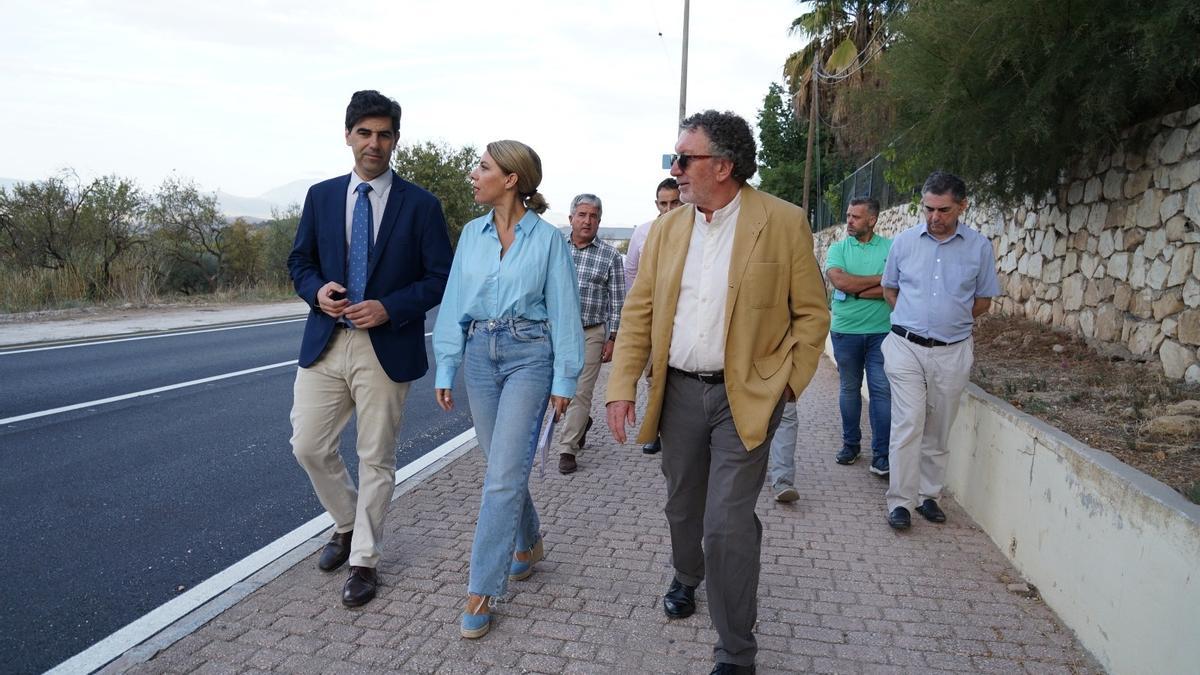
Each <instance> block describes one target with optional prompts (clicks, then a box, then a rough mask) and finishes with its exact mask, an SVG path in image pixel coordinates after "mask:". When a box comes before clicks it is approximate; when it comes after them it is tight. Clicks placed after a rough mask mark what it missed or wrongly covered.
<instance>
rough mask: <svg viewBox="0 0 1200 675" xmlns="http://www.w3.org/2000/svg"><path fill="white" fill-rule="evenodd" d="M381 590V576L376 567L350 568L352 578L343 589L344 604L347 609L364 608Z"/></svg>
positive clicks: (352, 566) (353, 566)
mask: <svg viewBox="0 0 1200 675" xmlns="http://www.w3.org/2000/svg"><path fill="white" fill-rule="evenodd" d="M378 588H379V575H378V574H376V573H375V568H374V567H357V566H355V565H351V566H350V578H349V579H347V580H346V585H345V586H344V587H343V588H342V604H343V605H345V606H347V607H362V606H363V605H365V604H367V603H368V602H370V601H371V599H372V598H374V597H375V591H376V589H378Z"/></svg>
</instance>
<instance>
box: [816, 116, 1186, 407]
mask: <svg viewBox="0 0 1200 675" xmlns="http://www.w3.org/2000/svg"><path fill="white" fill-rule="evenodd" d="M969 187H970V186H968V188H969ZM965 220H966V221H967V222H968V223H969V224H970V226H971V227H974V228H975V229H977V230H979V231H980V232H981V233H983V234H984V235H985V236H987V237H988V238H989V239H991V241H992V248H993V249H994V250H995V253H996V261H997V270H998V271H999V273H1000V287H1001V289H1002V292H1003V295H1002V296H1001V297H1000V298H997V299H996V301H995V303H994V305H993V309H992V311H994V312H1000V313H1003V314H1007V315H1015V316H1023V317H1028V318H1030V319H1034V320H1036V321H1038V322H1040V323H1043V324H1046V325H1047V326H1052V327H1054V328H1057V329H1062V330H1067V331H1070V332H1073V333H1078V334H1080V335H1082V336H1083V337H1084V338H1086V339H1087V340H1088V342H1089V343H1090V344H1092V345H1093V346H1095V347H1097V348H1099V349H1100V350H1101V351H1102V352H1105V353H1110V354H1113V355H1119V356H1122V357H1125V358H1132V359H1137V360H1143V361H1151V362H1157V363H1160V364H1161V366H1162V369H1163V372H1164V373H1165V374H1166V375H1167V376H1168V377H1171V378H1176V379H1178V378H1185V379H1186V380H1187V381H1188V382H1192V383H1195V382H1200V358H1198V356H1197V347H1198V346H1200V255H1197V249H1198V248H1200V105H1197V106H1193V107H1191V108H1188V109H1187V110H1182V111H1179V112H1175V113H1171V114H1169V115H1165V116H1163V117H1161V118H1158V119H1155V120H1152V121H1150V122H1147V123H1144V124H1141V125H1139V126H1137V127H1135V128H1133V129H1130V130H1128V131H1127V132H1126V133H1125V134H1124V135H1123V138H1122V139H1121V145H1120V147H1118V148H1117V149H1116V150H1115V151H1114V152H1112V153H1110V154H1107V155H1104V156H1101V157H1099V158H1088V159H1084V160H1081V161H1079V162H1077V163H1076V165H1075V166H1074V167H1072V168H1071V169H1070V173H1069V177H1068V181H1067V182H1066V183H1065V184H1064V185H1063V189H1062V190H1061V192H1060V194H1056V195H1048V196H1047V197H1046V198H1043V199H1040V200H1035V199H1033V198H1027V199H1026V200H1025V203H1024V204H1021V205H1020V206H1017V207H1015V208H1003V209H1002V208H995V207H988V206H980V205H977V204H974V203H972V204H970V207H969V208H968V210H967V214H966V216H965ZM917 221H918V216H917V214H916V212H915V210H913V208H912V207H910V206H899V207H894V208H892V209H889V210H887V211H884V212H883V213H881V214H880V218H879V223H878V225H877V227H876V231H877V232H879V233H880V234H883V235H885V236H889V237H894V236H895V235H896V233H898V232H900V231H901V230H904V229H907V228H908V227H910V226H912V225H913V224H915V223H916V222H917ZM844 232H845V228H843V227H835V228H830V229H829V230H825V231H824V232H818V233H817V235H816V240H817V257H818V259H819V260H820V261H822V263H823V262H824V259H825V251H826V250H827V249H828V247H829V245H830V244H832V243H833V242H834V241H836V240H837V239H839V238H841V237H842V236H844Z"/></svg>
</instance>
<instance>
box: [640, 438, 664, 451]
mask: <svg viewBox="0 0 1200 675" xmlns="http://www.w3.org/2000/svg"><path fill="white" fill-rule="evenodd" d="M659 450H662V439H660V438H656V439H654V442H653V443H647V444H645V445H643V446H642V454H645V455H654V454H657V453H658V451H659Z"/></svg>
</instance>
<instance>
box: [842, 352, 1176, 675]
mask: <svg viewBox="0 0 1200 675" xmlns="http://www.w3.org/2000/svg"><path fill="white" fill-rule="evenodd" d="M825 353H826V354H827V355H828V356H829V358H830V359H831V360H832V359H833V345H832V343H831V342H830V341H829V340H828V339H827V340H826V343H825ZM863 397H864V398H867V390H866V386H865V383H864V386H863ZM950 447H951V454H950V464H949V468H948V469H947V476H946V485H947V490H948V491H949V492H950V495H951V497H953V498H954V500H955V502H957V503H958V504H959V506H961V507H962V508H963V509H964V510H965V511H966V512H967V514H968V515H970V516H971V518H972V519H973V520H974V521H975V522H976V523H977V524H978V525H979V526H980V527H981V528H983V530H984V531H985V532H986V533H987V534H988V536H989V537H991V539H992V541H994V542H995V543H996V546H997V547H999V548H1000V550H1001V551H1002V552H1003V553H1004V555H1005V556H1006V557H1007V558H1008V559H1009V560H1010V561H1012V563H1013V565H1014V566H1015V567H1016V568H1017V570H1018V571H1019V572H1020V573H1021V575H1022V576H1023V577H1024V578H1025V580H1026V581H1028V582H1029V583H1031V584H1033V585H1034V586H1036V587H1037V588H1038V591H1039V592H1040V593H1041V595H1042V598H1043V600H1044V601H1045V602H1046V604H1047V605H1048V606H1049V607H1050V608H1051V609H1053V610H1054V612H1055V613H1056V614H1057V615H1058V617H1059V618H1060V619H1061V620H1062V621H1063V622H1064V623H1065V624H1066V625H1067V626H1068V627H1070V628H1071V629H1072V630H1073V631H1075V633H1076V634H1077V635H1078V637H1079V640H1080V642H1082V643H1083V645H1084V647H1085V648H1087V649H1088V651H1090V652H1091V653H1092V654H1093V655H1094V656H1095V657H1096V659H1097V660H1098V661H1100V663H1101V664H1103V665H1104V667H1105V668H1107V669H1108V670H1109V672H1111V673H1115V674H1120V675H1124V674H1125V673H1131V674H1132V673H1136V674H1142V673H1145V674H1146V675H1166V674H1174V673H1195V672H1200V506H1198V505H1196V504H1192V503H1191V502H1189V501H1187V500H1186V499H1184V498H1183V497H1182V496H1181V495H1180V494H1179V493H1177V492H1175V491H1174V490H1172V489H1170V488H1168V487H1167V486H1166V485H1163V484H1162V483H1160V482H1158V481H1157V480H1154V479H1153V478H1150V477H1149V476H1147V475H1146V474H1144V473H1142V472H1140V471H1138V470H1136V469H1133V468H1131V467H1129V466H1128V465H1126V464H1123V463H1122V462H1120V461H1118V460H1117V459H1116V458H1115V457H1113V456H1112V455H1110V454H1108V453H1106V452H1100V451H1099V450H1095V449H1093V448H1090V447H1088V446H1086V445H1084V444H1083V443H1081V442H1079V441H1077V440H1075V439H1074V438H1072V437H1071V436H1068V435H1067V434H1065V433H1063V432H1062V431H1060V430H1059V429H1057V428H1055V427H1052V426H1050V425H1048V424H1046V423H1044V422H1042V421H1040V420H1038V419H1036V418H1034V417H1032V416H1030V415H1027V414H1025V413H1022V412H1020V411H1018V410H1017V409H1016V408H1014V407H1012V406H1011V405H1009V404H1008V403H1006V402H1004V401H1002V400H1000V399H999V398H996V397H995V396H992V395H991V394H988V393H987V392H985V391H983V390H982V389H980V388H979V387H977V386H975V385H974V384H971V385H968V387H967V390H966V391H965V392H963V399H962V403H961V405H960V407H959V411H958V418H957V419H956V420H955V424H954V429H953V430H952V431H951V436H950ZM880 508H883V506H882V503H881V507H880Z"/></svg>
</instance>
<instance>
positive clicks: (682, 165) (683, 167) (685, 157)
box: [671, 152, 716, 171]
mask: <svg viewBox="0 0 1200 675" xmlns="http://www.w3.org/2000/svg"><path fill="white" fill-rule="evenodd" d="M712 157H716V155H689V154H687V153H684V152H681V153H679V154H677V155H671V163H672V164H674V163H676V162H678V163H679V170H680V171H687V168H688V164H691V162H692V160H693V159H711V158H712Z"/></svg>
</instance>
